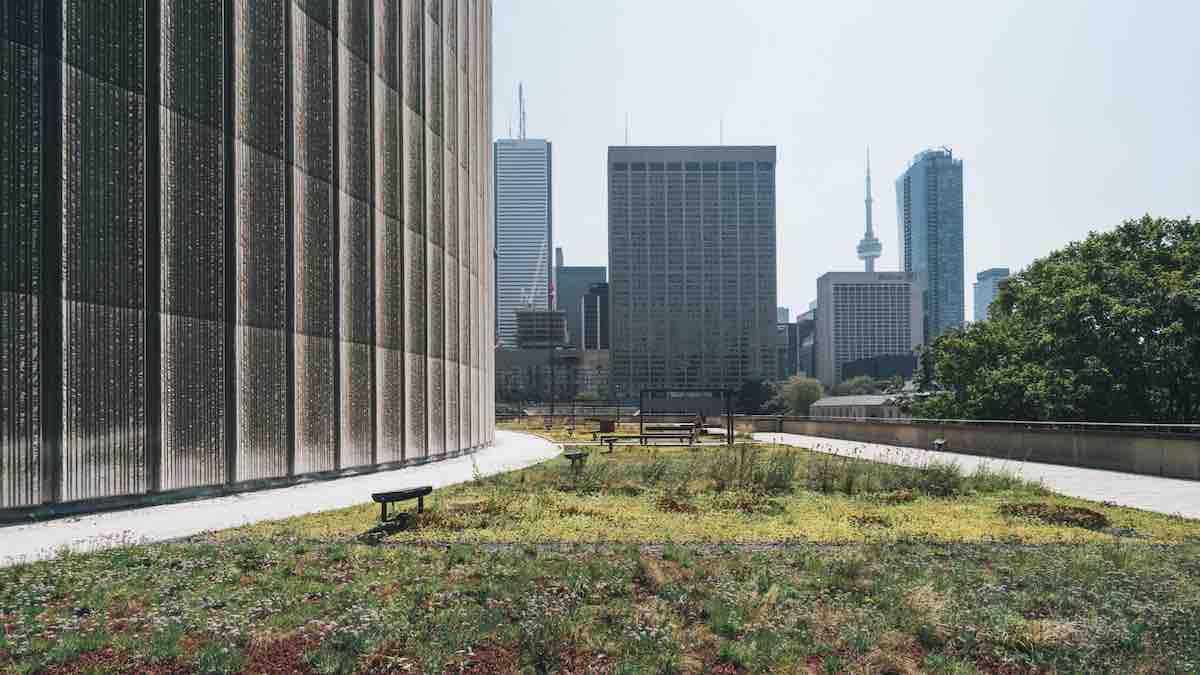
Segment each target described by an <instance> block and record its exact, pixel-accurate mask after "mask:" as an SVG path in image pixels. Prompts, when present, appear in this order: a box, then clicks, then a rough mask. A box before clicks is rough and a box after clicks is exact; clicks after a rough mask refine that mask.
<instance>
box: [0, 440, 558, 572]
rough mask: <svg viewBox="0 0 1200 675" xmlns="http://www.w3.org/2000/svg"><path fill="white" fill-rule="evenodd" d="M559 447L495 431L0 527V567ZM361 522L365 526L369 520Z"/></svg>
mask: <svg viewBox="0 0 1200 675" xmlns="http://www.w3.org/2000/svg"><path fill="white" fill-rule="evenodd" d="M559 452H561V448H560V447H559V446H557V445H555V444H553V443H550V442H549V441H546V440H544V439H541V438H538V437H537V436H531V435H529V434H522V433H517V432H513V431H500V430H497V431H496V443H495V444H494V445H492V446H490V447H487V448H484V449H482V450H479V451H477V452H475V453H474V454H471V455H464V456H461V457H455V458H453V459H447V460H442V461H439V462H431V463H429V464H422V465H420V466H412V467H406V468H403V469H396V470H395V471H381V472H379V473H371V474H364V475H361V476H351V477H347V478H338V479H335V480H327V481H314V482H310V483H302V484H300V485H291V486H288V487H284V488H278V489H274V490H262V491H257V492H245V493H240V494H235V495H228V496H223V497H214V498H212V499H201V500H196V501H190V502H179V503H175V504H164V505H161V506H147V507H143V508H136V509H128V510H124V511H112V512H108V513H96V514H90V515H86V516H78V517H72V518H62V519H59V520H51V521H47V522H43V523H34V524H30V525H14V526H10V527H0V566H8V565H14V564H17V563H20V562H26V561H32V560H42V559H46V558H51V557H54V556H55V555H57V554H58V553H59V552H61V551H64V550H71V551H77V552H78V551H95V550H99V549H104V548H111V547H114V546H122V545H126V544H137V543H148V542H155V541H165V540H168V539H176V538H178V537H186V536H189V535H193V534H198V533H200V532H205V531H208V530H220V529H224V528H228V527H237V526H239V525H246V524H249V523H256V522H259V521H263V520H275V519H279V518H287V517H289V516H298V515H303V514H306V513H316V512H318V511H328V510H331V509H339V508H344V507H347V506H353V505H355V504H362V503H365V502H369V501H370V500H371V493H372V492H382V491H384V490H401V489H404V488H410V487H417V486H420V485H432V486H433V487H435V488H439V487H445V486H447V485H454V484H456V483H462V482H465V481H469V480H471V479H472V478H473V477H474V475H475V472H476V467H478V472H479V474H480V475H485V476H486V475H492V474H497V473H503V472H505V471H513V470H515V469H521V468H524V467H527V466H531V465H533V464H537V463H539V462H543V461H545V460H547V459H550V458H551V457H555V456H557V455H558V453H559ZM363 525H364V529H365V528H366V527H367V526H369V523H364V524H363Z"/></svg>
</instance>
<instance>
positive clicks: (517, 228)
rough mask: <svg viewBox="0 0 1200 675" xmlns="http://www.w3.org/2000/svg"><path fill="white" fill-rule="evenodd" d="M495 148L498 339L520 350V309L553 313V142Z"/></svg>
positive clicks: (519, 141) (512, 141) (506, 141)
mask: <svg viewBox="0 0 1200 675" xmlns="http://www.w3.org/2000/svg"><path fill="white" fill-rule="evenodd" d="M495 146H496V166H495V172H496V327H497V333H496V339H497V341H498V342H499V343H500V344H502V345H504V346H506V347H515V346H517V311H518V310H523V309H535V310H542V311H546V310H550V309H553V307H551V305H550V303H551V299H550V296H551V281H550V280H551V277H552V276H553V275H554V261H553V260H551V259H550V246H551V242H552V241H554V230H553V225H552V221H551V216H552V215H553V205H552V204H551V202H550V185H551V181H550V176H551V173H550V171H551V167H550V143H549V142H548V141H545V140H542V139H537V138H502V139H500V140H498V141H496V143H495Z"/></svg>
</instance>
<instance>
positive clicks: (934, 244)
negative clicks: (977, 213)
mask: <svg viewBox="0 0 1200 675" xmlns="http://www.w3.org/2000/svg"><path fill="white" fill-rule="evenodd" d="M896 219H897V221H898V225H899V235H900V263H901V265H902V267H903V269H904V271H905V272H911V273H912V274H913V280H914V281H915V282H917V283H918V284H919V285H920V286H921V287H922V288H923V289H924V299H923V302H922V306H923V313H924V321H923V324H924V335H925V341H926V342H928V341H930V340H933V339H934V338H935V337H937V336H938V335H941V334H942V333H943V332H944V331H945V330H946V329H948V328H953V327H955V326H958V325H961V324H962V322H963V319H964V309H963V305H964V300H965V295H964V291H963V164H962V160H961V159H955V158H954V156H953V154H952V153H951V152H950V149H949V148H941V149H938V150H926V151H924V152H922V153H920V154H918V155H917V156H916V157H914V158H913V160H912V163H910V164H909V166H908V168H907V169H905V171H904V173H902V174H900V177H899V178H897V179H896Z"/></svg>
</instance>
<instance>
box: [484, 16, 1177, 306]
mask: <svg viewBox="0 0 1200 675" xmlns="http://www.w3.org/2000/svg"><path fill="white" fill-rule="evenodd" d="M496 10H497V32H496V38H497V49H496V66H495V68H496V70H495V77H496V87H495V90H494V91H495V110H496V115H495V126H494V132H495V135H497V136H502V135H503V134H504V130H505V129H506V127H507V125H508V123H509V120H510V119H511V118H512V117H513V114H512V113H510V112H509V111H510V110H514V109H515V103H514V101H515V94H516V84H517V82H518V81H524V83H525V93H526V98H527V99H528V101H529V105H528V116H529V124H530V126H531V128H536V129H537V130H538V133H540V134H543V135H545V136H546V137H548V138H551V139H552V140H554V142H555V145H556V149H557V152H556V155H557V156H556V157H555V164H556V169H557V171H556V176H555V190H556V200H555V204H556V205H555V209H556V213H555V218H556V219H557V220H558V222H559V223H560V227H559V228H558V231H557V232H556V237H557V241H556V245H559V246H563V247H564V248H566V249H567V251H568V253H569V255H570V256H571V258H572V261H573V263H574V264H578V265H600V264H604V256H603V251H604V249H605V236H606V234H605V222H606V214H605V211H604V202H605V199H606V196H605V193H604V181H605V178H604V159H603V157H604V152H605V148H606V147H607V146H608V145H612V144H621V143H623V142H624V137H625V131H626V116H627V115H628V120H629V124H628V128H629V134H630V141H631V142H632V143H633V144H638V145H651V144H653V145H668V144H678V145H697V144H701V145H703V144H709V145H717V144H719V143H721V141H722V136H723V140H724V143H726V144H739V145H745V144H772V145H777V146H778V148H779V160H778V175H777V179H778V185H779V187H778V191H779V213H778V230H779V251H780V265H779V287H778V289H777V290H778V298H779V304H780V305H785V306H791V307H801V308H802V307H806V306H807V304H808V302H809V301H811V300H812V299H813V298H815V297H816V277H817V276H818V275H819V274H821V273H822V272H824V271H828V270H854V269H859V270H861V269H862V268H863V266H862V262H861V261H859V260H858V258H857V256H856V254H855V244H856V243H857V242H858V241H859V239H860V238H861V237H862V234H863V227H862V223H863V211H862V209H863V202H862V199H863V195H862V192H863V159H862V157H863V147H864V146H865V145H868V144H869V145H870V146H871V171H872V174H873V177H874V178H875V179H876V186H875V187H876V190H875V195H874V197H875V199H874V214H873V215H874V222H875V226H876V228H875V229H876V236H877V237H878V238H879V239H880V242H881V243H882V245H883V250H884V256H883V258H881V259H880V260H878V261H877V262H876V264H877V269H878V270H892V269H895V268H896V267H895V259H896V256H895V254H896V252H897V251H898V250H899V243H898V242H897V240H896V232H895V228H894V227H893V223H895V222H896V216H895V213H894V209H895V196H894V194H893V189H892V185H891V180H892V179H893V178H894V177H895V176H897V175H899V173H900V172H901V171H902V170H903V169H904V167H905V166H906V165H907V163H908V162H909V160H910V159H911V158H912V156H913V155H914V154H915V153H916V152H918V151H920V150H921V149H923V148H930V147H940V146H943V145H946V146H949V147H951V148H953V149H954V152H955V155H960V156H963V157H966V158H967V159H968V160H969V161H970V164H971V166H970V177H969V180H968V182H967V184H966V186H965V189H966V193H965V195H964V197H965V200H966V211H967V215H966V218H967V233H966V249H965V252H964V253H965V264H964V280H963V285H964V288H968V289H969V287H970V284H971V283H973V282H974V277H973V274H974V272H975V271H977V270H981V269H985V268H988V267H994V266H1005V267H1009V268H1011V269H1012V270H1013V271H1014V272H1016V271H1018V270H1020V269H1022V268H1024V267H1026V266H1027V265H1028V264H1029V263H1030V262H1032V260H1034V259H1035V258H1040V257H1043V256H1045V255H1047V254H1049V253H1050V252H1051V251H1053V250H1056V249H1061V248H1062V247H1064V246H1065V245H1066V244H1067V243H1069V242H1071V241H1076V240H1080V239H1083V238H1084V237H1085V236H1086V235H1087V233H1088V232H1089V231H1091V230H1101V229H1109V228H1112V227H1115V226H1116V225H1117V224H1118V223H1120V222H1122V221H1124V220H1126V219H1129V218H1135V217H1140V216H1141V215H1143V214H1145V213H1146V212H1147V211H1149V212H1150V213H1151V214H1152V215H1161V216H1164V217H1182V216H1184V215H1187V214H1188V213H1191V214H1193V215H1195V214H1196V213H1198V212H1200V187H1198V186H1200V164H1198V163H1197V162H1195V161H1194V158H1195V157H1196V156H1200V122H1198V121H1200V112H1198V111H1200V70H1198V69H1196V68H1195V67H1194V64H1195V63H1196V62H1197V51H1196V47H1195V45H1194V40H1191V39H1190V37H1189V34H1188V32H1187V29H1186V28H1185V26H1188V25H1195V24H1197V23H1198V22H1200V6H1197V5H1194V4H1193V5H1189V6H1172V7H1170V8H1167V7H1163V6H1158V7H1155V6H1136V7H1135V6H1122V5H1095V4H1084V3H1079V2H1063V3H1055V4H1053V5H1049V6H1046V5H1044V4H1042V3H1032V2H1012V3H1002V4H995V5H987V6H983V7H968V6H949V7H948V6H944V5H937V6H933V5H929V4H922V3H915V4H907V5H904V6H899V5H890V4H879V3H864V2H848V3H838V4H837V5H835V6H822V7H817V8H814V7H804V6H801V5H799V4H791V3H772V2H762V3H754V4H752V5H735V4H728V3H721V4H716V3H705V2H696V3H689V4H687V5H683V4H681V3H679V2H668V1H663V2H655V3H635V2H627V1H625V0H613V1H612V2H605V3H552V2H537V1H533V0H529V1H526V2H522V3H498V4H497V7H496ZM662 25H671V26H674V27H675V30H672V31H669V32H666V33H664V32H662V31H660V30H659V29H658V28H657V27H659V26H662ZM931 25H932V26H941V27H949V28H950V29H951V30H947V31H941V32H939V35H938V38H937V39H935V40H919V41H918V40H913V39H912V37H913V36H914V35H922V34H924V33H925V32H927V31H928V30H929V26H931ZM784 27H786V29H785V28H784ZM534 36H536V38H537V39H534ZM617 36H620V38H621V40H622V41H626V40H627V41H629V42H631V43H634V44H640V45H645V47H644V50H643V53H639V54H637V55H635V54H634V53H632V52H630V53H625V52H623V51H621V50H619V49H615V47H616V46H617V44H618V41H617ZM695 42H712V43H714V44H717V43H719V44H722V45H724V46H725V47H726V48H725V49H723V50H721V51H720V53H718V52H715V51H714V52H700V53H697V55H696V61H695V62H694V64H693V65H692V66H690V67H687V68H679V69H676V70H675V71H673V72H674V74H675V77H674V78H673V79H672V80H671V82H668V83H665V84H664V83H663V82H662V80H661V78H658V77H656V71H654V70H653V69H645V68H644V67H643V65H644V64H645V63H646V62H647V60H650V59H660V60H661V59H667V58H670V55H672V54H678V53H681V51H683V50H687V49H689V48H690V45H692V44H693V43H695ZM547 53H551V54H554V56H555V58H554V59H547V58H546V57H545V55H546V54H547ZM951 55H953V56H952V57H951ZM930 63H939V64H941V66H940V67H942V68H943V69H944V70H943V71H942V72H939V73H938V75H937V81H942V82H945V83H947V84H948V83H953V84H954V86H953V92H952V93H946V94H945V95H941V94H939V95H936V96H931V97H920V98H914V97H913V96H912V95H911V88H912V87H914V86H916V85H917V84H918V82H919V81H920V78H924V77H926V75H924V74H922V73H924V72H925V70H926V67H927V66H928V64H930ZM1147 73H1149V75H1147ZM714 80H721V81H727V82H730V83H731V88H730V89H729V90H728V91H720V90H716V91H715V90H714V89H713V88H712V87H711V86H709V85H710V84H711V82H712V81H714ZM581 82H587V83H588V86H586V87H581V86H579V83H581ZM784 82H786V83H787V84H786V85H781V83H784ZM946 91H947V92H949V91H950V90H949V89H947V90H946ZM894 100H904V101H905V102H906V103H905V105H904V106H894V105H890V104H889V101H894ZM1098 111H1103V112H1104V114H1102V115H1101V114H1097V112H1098ZM968 275H970V276H968ZM969 295H970V294H969V293H967V294H965V296H969ZM964 302H965V310H966V312H965V313H966V316H968V317H969V316H972V315H973V307H972V305H973V303H972V298H971V297H964Z"/></svg>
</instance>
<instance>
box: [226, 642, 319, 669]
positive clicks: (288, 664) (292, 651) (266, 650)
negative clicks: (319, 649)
mask: <svg viewBox="0 0 1200 675" xmlns="http://www.w3.org/2000/svg"><path fill="white" fill-rule="evenodd" d="M316 646H317V640H316V639H315V638H313V637H311V636H306V635H299V634H296V635H290V636H288V637H285V638H281V639H278V640H272V641H270V642H258V643H254V644H252V645H250V648H249V649H247V650H246V662H245V665H244V666H243V667H242V669H243V670H244V671H245V672H247V673H262V674H263V675H295V674H302V675H309V674H310V673H315V672H316V671H314V670H313V668H312V666H310V665H309V664H308V661H306V660H305V659H304V654H305V652H307V651H308V650H310V649H312V648H314V647H316Z"/></svg>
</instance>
